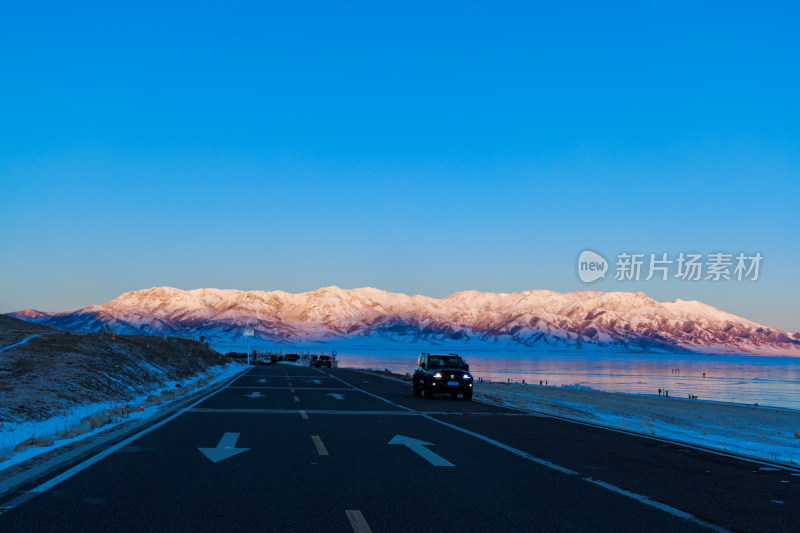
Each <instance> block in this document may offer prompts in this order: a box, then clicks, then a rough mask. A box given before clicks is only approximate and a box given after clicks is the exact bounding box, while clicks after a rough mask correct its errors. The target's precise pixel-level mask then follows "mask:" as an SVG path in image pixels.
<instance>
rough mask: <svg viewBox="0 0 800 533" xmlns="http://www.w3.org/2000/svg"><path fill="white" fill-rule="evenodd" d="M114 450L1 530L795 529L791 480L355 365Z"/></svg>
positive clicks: (232, 394) (219, 396)
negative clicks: (455, 395)
mask: <svg viewBox="0 0 800 533" xmlns="http://www.w3.org/2000/svg"><path fill="white" fill-rule="evenodd" d="M109 451H110V452H111V453H108V452H109ZM105 453H107V455H105V456H103V457H102V458H100V459H99V460H97V458H96V457H95V458H94V459H92V458H86V459H88V460H89V461H90V462H91V461H94V462H92V463H91V464H89V465H88V466H87V465H86V464H85V463H84V464H78V465H77V468H75V467H76V465H70V466H71V467H72V469H70V470H66V471H64V472H61V473H60V475H58V476H56V477H53V474H51V475H50V477H49V478H42V479H38V480H36V481H35V482H31V483H29V484H28V485H26V486H23V487H17V490H14V491H9V493H7V494H2V495H0V502H1V503H0V508H3V514H2V515H0V530H2V531H99V530H109V531H219V530H244V531H256V530H257V531H342V532H352V531H357V532H366V531H374V532H376V533H377V532H380V531H570V532H575V531H709V530H711V531H715V530H716V531H724V530H726V529H728V530H737V531H739V530H744V531H790V530H797V529H798V528H800V511H798V507H797V506H796V502H798V501H800V498H798V497H800V490H798V486H800V476H798V473H797V472H792V471H788V470H784V469H773V468H767V467H765V466H763V465H759V464H757V463H750V462H746V461H740V460H737V459H733V458H728V457H724V456H720V455H715V454H710V453H705V452H700V451H696V450H692V449H688V448H683V447H681V446H677V445H673V444H667V443H663V442H661V441H658V440H653V439H647V438H642V437H636V436H631V435H627V434H623V433H618V432H613V431H608V430H602V429H597V428H593V427H588V426H584V425H580V424H574V423H569V422H564V421H561V420H556V419H552V418H548V417H542V416H537V415H531V414H528V413H524V412H521V411H516V410H512V409H504V408H500V407H495V406H491V405H487V404H483V403H480V402H476V401H472V402H467V401H463V400H453V399H450V398H448V397H446V396H444V397H442V398H440V399H439V398H437V399H433V400H428V399H422V398H415V397H413V396H412V394H411V386H410V384H408V383H400V382H396V381H393V380H388V379H384V378H381V377H378V376H373V375H368V374H364V373H360V372H356V371H352V370H343V369H331V370H327V369H326V370H319V369H311V368H305V367H298V366H290V365H277V366H266V367H254V368H252V369H251V370H249V371H248V372H247V373H245V374H243V375H241V376H240V377H238V378H237V379H235V380H234V381H233V382H231V383H230V384H229V385H228V386H226V387H224V388H223V389H221V390H219V391H217V392H215V393H213V394H211V395H209V396H207V397H205V398H204V399H202V400H201V401H199V402H196V403H195V404H193V405H191V406H189V407H187V408H186V409H185V410H182V411H180V412H179V414H178V415H177V416H174V417H172V418H169V419H166V421H164V422H161V423H159V425H158V426H157V427H155V428H154V429H153V428H151V429H150V430H149V431H147V432H146V433H145V434H142V435H140V436H138V437H136V436H134V437H131V438H128V439H125V440H121V441H120V442H119V443H117V444H115V445H114V446H113V447H112V448H111V449H110V450H106V452H105ZM56 474H59V473H58V472H57V473H56Z"/></svg>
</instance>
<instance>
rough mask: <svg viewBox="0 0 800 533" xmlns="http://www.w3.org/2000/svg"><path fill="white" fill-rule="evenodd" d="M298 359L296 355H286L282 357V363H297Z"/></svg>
mask: <svg viewBox="0 0 800 533" xmlns="http://www.w3.org/2000/svg"><path fill="white" fill-rule="evenodd" d="M298 359H300V356H299V355H297V354H296V353H287V354H286V355H284V356H283V360H284V361H290V362H297V360H298Z"/></svg>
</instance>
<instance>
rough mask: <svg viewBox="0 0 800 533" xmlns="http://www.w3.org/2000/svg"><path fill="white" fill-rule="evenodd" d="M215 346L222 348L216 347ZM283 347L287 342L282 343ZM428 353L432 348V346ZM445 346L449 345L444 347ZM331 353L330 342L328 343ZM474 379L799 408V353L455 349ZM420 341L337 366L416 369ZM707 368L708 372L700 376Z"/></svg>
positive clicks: (343, 358) (352, 353) (344, 353)
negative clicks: (756, 354) (665, 391)
mask: <svg viewBox="0 0 800 533" xmlns="http://www.w3.org/2000/svg"><path fill="white" fill-rule="evenodd" d="M218 349H219V348H218ZM283 349H284V351H286V348H285V347H283ZM431 351H432V352H433V351H435V350H433V349H432V350H431ZM441 351H442V352H447V351H449V350H441ZM326 353H328V348H326ZM458 353H459V354H460V355H461V356H462V357H464V358H465V359H466V361H467V363H469V365H470V370H471V371H472V373H473V374H474V375H475V378H476V379H478V378H483V379H484V380H491V381H506V380H509V379H510V380H511V381H513V382H521V381H522V380H523V379H524V380H525V382H526V383H531V384H535V385H538V384H539V381H540V380H541V381H542V382H543V383H544V382H545V381H546V382H547V384H548V385H551V386H553V385H554V386H561V385H572V384H580V385H585V386H587V387H591V388H593V389H597V390H603V391H612V392H627V393H634V394H652V395H657V394H658V389H662V390H668V391H669V395H670V396H672V397H679V398H686V397H688V396H689V395H690V394H692V395H695V396H697V397H698V398H699V399H702V400H716V401H723V402H734V403H745V404H754V403H758V404H759V405H768V406H774V407H786V408H791V409H800V358H796V357H761V356H733V355H703V354H654V353H605V352H586V353H580V352H564V353H553V352H539V353H535V352H534V353H524V352H519V351H517V352H502V351H499V350H498V351H496V352H480V351H468V350H459V351H458ZM418 355H419V348H416V350H415V349H414V348H402V349H397V348H386V349H363V350H359V349H346V350H339V351H338V355H337V360H338V361H339V366H343V367H344V366H349V367H358V368H379V369H384V368H388V369H389V370H391V371H393V372H399V373H406V372H413V371H414V366H415V364H416V358H417V356H418ZM703 373H705V377H704V376H703Z"/></svg>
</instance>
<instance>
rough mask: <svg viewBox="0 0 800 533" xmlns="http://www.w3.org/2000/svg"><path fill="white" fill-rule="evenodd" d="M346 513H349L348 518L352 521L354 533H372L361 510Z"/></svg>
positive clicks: (351, 525) (346, 512)
mask: <svg viewBox="0 0 800 533" xmlns="http://www.w3.org/2000/svg"><path fill="white" fill-rule="evenodd" d="M344 514H346V515H347V519H348V520H349V521H350V527H352V528H353V532H354V533H372V530H371V529H370V528H369V524H367V521H366V520H365V519H364V515H362V514H361V511H345V512H344Z"/></svg>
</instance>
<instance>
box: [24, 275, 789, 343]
mask: <svg viewBox="0 0 800 533" xmlns="http://www.w3.org/2000/svg"><path fill="white" fill-rule="evenodd" d="M11 315H12V316H16V317H18V318H21V319H24V320H28V321H31V322H38V323H43V324H47V325H50V326H54V327H58V328H62V329H70V330H76V331H90V330H96V329H98V328H99V327H100V326H101V325H103V324H108V325H109V326H111V327H113V328H115V329H117V331H118V332H120V333H146V334H164V333H168V334H179V335H192V336H197V335H204V336H205V337H206V339H207V340H209V341H211V342H216V343H224V342H240V341H241V340H242V337H241V334H242V328H243V327H244V326H245V325H246V324H247V323H248V322H255V323H256V326H255V330H256V339H261V340H263V341H269V342H272V343H287V344H294V343H296V342H298V341H302V342H303V343H309V342H327V343H335V344H337V345H340V346H344V345H349V346H354V345H364V346H379V345H385V344H386V343H387V342H388V343H419V344H425V345H430V344H445V345H446V344H453V345H465V344H466V345H469V346H474V347H475V348H476V349H480V348H482V347H488V346H487V344H490V345H492V346H500V347H504V348H505V347H507V348H511V347H520V348H525V349H534V350H535V349H565V348H567V349H569V348H581V349H587V348H588V349H591V348H596V349H608V348H612V349H636V350H642V349H644V350H665V349H666V350H689V351H702V352H725V353H756V354H764V355H776V354H783V355H796V356H800V334H798V333H787V332H784V331H780V330H776V329H772V328H768V327H765V326H762V325H760V324H756V323H754V322H750V321H749V320H745V319H744V318H740V317H737V316H734V315H731V314H728V313H725V312H723V311H720V310H719V309H716V308H714V307H711V306H708V305H705V304H703V303H701V302H693V301H682V300H676V301H674V302H668V303H660V302H656V301H655V300H652V299H651V298H648V297H647V296H645V295H644V294H642V293H635V294H634V293H625V292H596V291H580V292H571V293H557V292H553V291H546V290H534V291H525V292H517V293H510V294H505V293H483V292H477V291H465V292H459V293H455V294H452V295H450V296H447V297H446V298H441V299H435V298H429V297H427V296H419V295H417V296H408V295H405V294H397V293H390V292H386V291H381V290H378V289H374V288H371V287H366V288H360V289H352V290H343V289H340V288H339V287H325V288H322V289H318V290H316V291H311V292H305V293H300V294H290V293H286V292H283V291H273V292H263V291H236V290H220V289H195V290H190V291H183V290H180V289H175V288H171V287H155V288H152V289H147V290H141V291H133V292H128V293H125V294H123V295H121V296H119V297H118V298H116V299H114V300H112V301H110V302H108V303H106V304H103V305H93V306H90V307H86V308H84V309H80V310H77V311H73V312H67V313H41V312H39V311H34V310H24V311H19V312H17V313H11Z"/></svg>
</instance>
